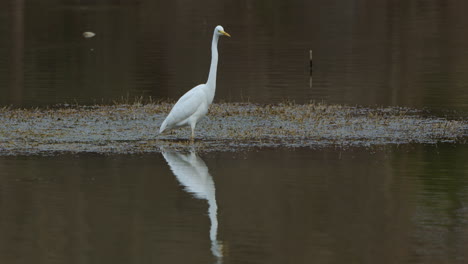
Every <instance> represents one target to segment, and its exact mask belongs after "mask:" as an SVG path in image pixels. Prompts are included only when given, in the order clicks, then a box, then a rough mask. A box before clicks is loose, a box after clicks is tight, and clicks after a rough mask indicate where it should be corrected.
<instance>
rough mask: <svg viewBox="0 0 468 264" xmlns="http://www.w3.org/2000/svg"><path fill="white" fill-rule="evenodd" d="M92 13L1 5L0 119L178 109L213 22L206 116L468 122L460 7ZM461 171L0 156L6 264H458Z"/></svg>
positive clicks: (46, 3)
mask: <svg viewBox="0 0 468 264" xmlns="http://www.w3.org/2000/svg"><path fill="white" fill-rule="evenodd" d="M98 2H99V3H95V1H73V0H41V1H24V0H8V1H1V2H0V33H1V35H2V36H3V37H2V38H1V40H0V58H1V59H0V105H1V106H4V105H15V106H22V107H23V106H24V107H29V106H46V105H51V104H57V103H75V102H76V103H80V104H93V103H101V102H104V103H110V102H112V101H113V100H122V99H121V98H122V97H124V98H127V97H128V98H133V97H135V96H143V97H145V98H149V97H151V98H153V99H155V100H160V99H171V100H175V99H176V98H178V97H179V96H181V95H182V94H183V93H184V92H185V91H187V90H188V89H190V88H191V87H193V86H195V85H196V84H199V83H203V82H205V80H206V78H207V75H208V67H209V62H210V50H209V47H210V42H211V37H212V30H213V28H214V26H215V25H218V24H221V25H223V26H224V27H225V29H226V31H227V32H229V33H231V35H232V36H233V37H232V38H230V39H228V38H223V39H221V41H220V43H219V49H220V64H219V69H218V88H217V94H216V97H215V100H216V101H232V102H237V101H251V102H258V103H276V102H281V101H284V100H294V101H296V102H299V103H304V102H309V101H325V102H327V103H340V104H351V105H354V104H360V105H370V106H374V105H385V106H387V105H401V106H411V107H417V108H428V109H429V110H431V111H432V113H436V114H439V113H441V112H439V111H443V112H442V113H443V114H447V113H448V112H450V113H454V112H455V111H456V112H458V113H457V115H464V116H467V114H466V113H467V112H468V49H467V48H466V47H468V34H466V29H467V28H468V16H466V10H468V2H466V1H439V0H427V1H406V0H397V1H393V0H392V1H391V0H383V1H370V0H364V1H344V0H341V1H329V0H311V1H304V0H290V1H277V0H271V1H248V0H246V1H238V0H226V1H207V2H203V3H199V2H197V1H153V0H140V1H98ZM84 31H93V32H95V33H96V34H97V35H96V37H94V38H91V39H84V38H83V37H82V35H81V34H82V33H83V32H84ZM309 50H313V56H314V71H313V76H312V78H311V77H310V76H309ZM460 112H461V114H460ZM467 155H468V147H467V145H466V144H465V145H439V146H424V145H410V146H403V147H395V146H389V147H385V149H382V150H375V151H374V150H369V149H348V150H344V151H340V150H334V149H325V150H312V149H295V150H293V149H276V150H271V149H264V150H256V151H247V152H239V153H199V156H198V155H197V154H196V153H176V152H166V153H164V155H161V154H153V155H134V156H112V155H111V156H101V155H60V156H50V157H47V156H28V157H21V156H20V157H0V232H1V236H0V262H1V263H28V264H29V263H47V264H49V263H80V264H81V263H112V264H116V263H139V264H141V263H236V264H237V263H269V264H271V263H278V264H279V263H372V264H373V263H424V264H426V263H466V262H467V261H468V256H467V253H466V252H468V251H467V248H468V164H467V162H466V157H467Z"/></svg>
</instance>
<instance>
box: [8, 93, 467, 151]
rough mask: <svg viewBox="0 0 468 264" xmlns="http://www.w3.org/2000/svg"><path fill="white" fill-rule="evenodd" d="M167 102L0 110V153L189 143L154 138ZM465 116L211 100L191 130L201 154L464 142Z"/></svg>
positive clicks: (183, 138)
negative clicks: (202, 151)
mask: <svg viewBox="0 0 468 264" xmlns="http://www.w3.org/2000/svg"><path fill="white" fill-rule="evenodd" d="M171 107H172V104H170V103H148V104H142V103H139V102H137V103H133V104H116V105H113V106H72V107H70V106H62V107H55V108H48V109H10V108H3V109H0V121H1V123H2V124H3V125H2V127H1V128H0V155H17V154H37V153H57V152H72V153H78V152H95V153H139V152H158V151H160V150H161V148H182V149H184V148H188V147H192V146H190V144H189V142H188V141H187V139H188V138H189V135H190V134H189V133H190V129H188V128H185V129H184V128H182V129H179V130H175V131H173V132H171V133H168V134H163V135H158V128H159V125H160V124H161V122H162V120H163V119H164V117H165V116H166V114H167V113H168V112H169V110H170V109H171ZM467 129H468V122H467V121H466V120H447V119H444V118H436V117H424V116H423V115H422V113H421V112H418V111H416V110H412V109H407V108H399V107H392V108H379V109H368V108H359V107H348V106H341V105H326V104H304V105H297V104H288V103H285V104H278V105H256V104H249V103H222V104H214V105H212V107H211V108H210V113H209V115H208V117H207V118H205V119H204V120H203V121H202V122H200V123H199V125H198V127H197V131H196V132H197V134H196V135H197V141H196V143H195V146H196V147H197V148H199V149H201V150H204V151H212V150H237V149H240V148H245V147H247V148H248V147H325V146H339V147H349V146H373V145H383V144H406V143H430V144H433V143H437V142H464V141H465V140H466V137H467Z"/></svg>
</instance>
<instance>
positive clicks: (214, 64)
mask: <svg viewBox="0 0 468 264" xmlns="http://www.w3.org/2000/svg"><path fill="white" fill-rule="evenodd" d="M218 39H219V36H218V35H217V34H216V33H214V34H213V42H211V66H210V73H209V74H208V81H207V82H206V85H207V86H208V87H210V88H211V89H212V90H213V93H214V90H215V89H216V70H217V68H218Z"/></svg>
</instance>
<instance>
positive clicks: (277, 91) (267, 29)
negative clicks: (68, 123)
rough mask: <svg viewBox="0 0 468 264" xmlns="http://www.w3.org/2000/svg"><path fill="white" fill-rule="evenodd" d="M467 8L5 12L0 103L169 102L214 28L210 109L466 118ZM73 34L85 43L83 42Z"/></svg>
mask: <svg viewBox="0 0 468 264" xmlns="http://www.w3.org/2000/svg"><path fill="white" fill-rule="evenodd" d="M467 5H468V4H467V3H464V2H459V1H448V2H447V1H444V2H441V1H438V0H429V1H423V2H414V1H412V2H408V1H403V0H401V1H378V2H376V1H359V2H349V1H332V2H330V1H328V0H313V1H304V0H294V1H279V0H278V1H237V0H235V1H234V0H227V1H210V2H208V3H205V4H201V3H198V2H187V1H171V2H168V1H150V0H141V1H105V2H100V3H99V4H96V3H94V2H92V1H91V2H89V1H79V2H77V1H64V0H62V1H60V0H44V1H23V0H21V1H5V2H3V3H1V4H0V33H2V35H3V36H5V37H4V38H2V40H1V41H0V57H1V58H2V59H1V60H0V95H1V96H0V103H1V104H2V105H5V104H14V105H18V106H35V105H50V104H56V103H64V102H65V103H75V102H77V103H82V104H93V103H100V102H106V103H109V102H112V101H113V100H121V98H122V97H124V98H127V97H129V98H133V97H135V96H144V97H145V98H149V97H150V96H151V97H152V98H153V99H156V100H159V99H172V100H174V99H176V98H178V97H180V96H181V95H182V94H183V93H184V92H185V91H187V90H188V89H190V88H191V87H194V86H195V85H197V84H199V83H203V82H205V81H206V78H207V76H208V68H209V63H210V42H211V37H212V31H213V28H214V27H215V25H217V24H222V25H223V26H224V27H225V29H226V31H228V32H230V33H231V35H232V36H233V37H232V38H230V39H228V38H223V39H221V41H220V43H219V49H220V65H219V71H218V73H219V76H218V89H217V94H216V99H215V100H216V101H234V102H237V101H250V102H259V103H274V102H281V101H284V100H293V101H296V102H299V103H303V102H309V101H324V102H329V103H340V104H343V103H344V104H351V105H355V104H359V105H399V106H412V107H417V108H422V107H424V108H429V109H431V110H434V111H439V110H443V111H449V112H453V111H455V110H456V111H463V112H465V114H466V111H467V110H468V103H467V102H468V86H467V83H468V80H467V77H466V76H468V63H466V62H467V61H468V51H467V50H466V48H465V47H466V46H468V37H467V34H465V33H466V32H465V29H466V28H467V27H468V20H467V19H466V16H465V14H464V10H466V9H467V8H468V6H467ZM44 13H47V16H44V15H43V14H44ZM85 31H92V32H95V33H96V34H97V35H96V37H94V38H91V39H85V38H83V37H82V33H83V32H85ZM309 50H313V58H314V59H313V61H314V73H313V78H312V79H311V80H310V79H309Z"/></svg>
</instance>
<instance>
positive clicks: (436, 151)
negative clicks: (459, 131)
mask: <svg viewBox="0 0 468 264" xmlns="http://www.w3.org/2000/svg"><path fill="white" fill-rule="evenodd" d="M418 148H419V151H418V154H416V155H411V156H407V157H406V156H405V157H402V156H399V157H398V158H397V160H396V162H395V164H396V165H395V166H396V167H398V166H403V168H401V169H400V170H401V171H402V172H403V173H402V174H403V175H405V174H406V175H407V176H417V178H416V179H417V180H418V181H420V182H421V183H422V184H421V185H420V186H421V188H422V189H421V190H420V191H419V192H418V193H417V200H418V201H417V202H416V205H417V206H418V209H417V210H416V213H415V215H414V216H413V217H414V224H415V225H416V226H417V230H420V229H425V228H426V227H428V226H431V230H432V235H433V236H432V237H431V236H427V234H426V236H425V237H424V236H421V237H418V239H423V240H424V241H422V243H425V244H428V246H435V245H437V246H438V247H440V246H445V247H447V248H446V250H447V251H449V252H452V251H453V250H457V245H458V244H459V240H460V239H461V238H462V237H463V236H464V234H463V232H462V231H463V229H464V227H465V223H466V208H467V203H468V196H467V195H466V191H467V189H468V167H467V163H466V157H467V155H468V147H467V146H466V145H450V144H442V145H438V146H437V147H434V146H418ZM398 153H399V154H398V155H401V152H398ZM417 186H419V184H417ZM440 243H442V245H440Z"/></svg>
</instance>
